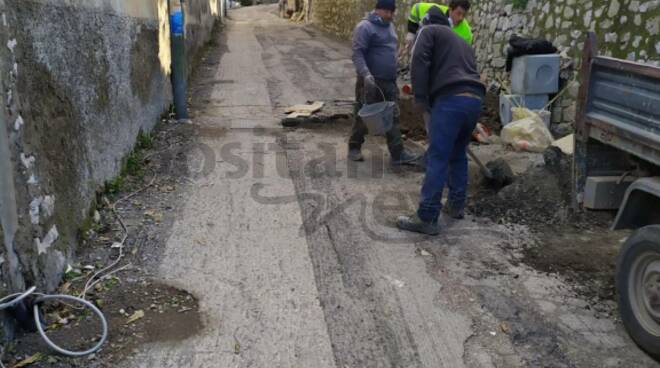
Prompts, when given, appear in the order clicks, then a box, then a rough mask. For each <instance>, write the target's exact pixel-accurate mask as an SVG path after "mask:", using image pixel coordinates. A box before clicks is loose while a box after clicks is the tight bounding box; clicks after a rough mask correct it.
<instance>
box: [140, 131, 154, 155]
mask: <svg viewBox="0 0 660 368" xmlns="http://www.w3.org/2000/svg"><path fill="white" fill-rule="evenodd" d="M153 146H154V138H153V137H152V136H151V133H145V132H143V131H140V133H138V136H137V146H136V149H138V150H146V149H151V148H153Z"/></svg>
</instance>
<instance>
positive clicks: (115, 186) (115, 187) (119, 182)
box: [105, 175, 125, 194]
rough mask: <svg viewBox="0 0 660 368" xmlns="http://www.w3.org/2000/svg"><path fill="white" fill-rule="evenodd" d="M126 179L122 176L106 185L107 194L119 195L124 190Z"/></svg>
mask: <svg viewBox="0 0 660 368" xmlns="http://www.w3.org/2000/svg"><path fill="white" fill-rule="evenodd" d="M124 184H125V179H124V177H123V176H122V175H119V176H118V177H116V178H114V179H113V180H111V181H109V182H107V183H106V184H105V192H106V193H108V194H119V193H121V191H122V190H124Z"/></svg>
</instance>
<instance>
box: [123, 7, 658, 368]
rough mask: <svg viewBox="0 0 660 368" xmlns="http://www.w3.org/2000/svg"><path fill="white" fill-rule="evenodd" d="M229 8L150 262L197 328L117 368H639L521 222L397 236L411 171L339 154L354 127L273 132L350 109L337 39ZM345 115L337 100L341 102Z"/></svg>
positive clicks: (196, 91) (272, 10) (380, 152)
mask: <svg viewBox="0 0 660 368" xmlns="http://www.w3.org/2000/svg"><path fill="white" fill-rule="evenodd" d="M276 12H277V8H276V7H274V6H257V7H247V8H242V9H239V10H236V11H232V12H231V14H230V19H229V20H228V21H227V25H226V26H225V27H224V29H223V30H222V31H221V32H219V33H218V35H219V37H220V38H219V39H217V40H215V42H214V45H213V46H212V47H211V48H210V50H209V51H208V54H207V57H206V59H205V60H204V61H203V62H202V63H201V64H200V67H199V68H200V70H198V71H197V73H196V75H195V77H194V78H193V82H192V84H191V86H190V90H191V96H192V99H191V101H192V102H191V104H192V106H191V112H192V114H193V117H192V120H193V124H194V125H195V127H196V128H197V130H198V132H199V134H198V136H197V137H196V139H197V149H196V155H195V157H197V159H198V160H197V161H195V162H192V164H193V166H196V167H199V168H200V169H199V170H198V172H196V173H195V175H191V178H190V180H191V182H192V183H193V184H192V185H191V188H190V189H189V190H188V191H187V192H186V194H185V198H184V199H183V200H184V202H185V203H186V204H185V209H184V210H183V211H182V212H181V213H179V214H178V215H177V220H176V221H175V223H174V226H173V228H172V229H171V233H172V236H171V237H170V238H169V240H168V241H167V243H166V249H165V251H164V252H165V254H164V257H163V259H162V263H161V264H160V265H159V267H158V278H160V280H161V281H163V282H165V283H167V284H171V285H173V286H176V287H179V288H181V289H184V290H187V291H189V292H191V293H192V294H194V295H195V296H196V297H197V298H199V301H200V309H201V313H202V315H203V318H204V325H205V328H204V329H203V330H202V331H201V332H200V333H199V334H197V335H196V336H194V337H192V338H190V339H188V340H185V341H183V342H177V343H168V342H161V343H155V344H150V345H147V346H144V347H142V348H140V350H139V351H138V352H137V353H136V354H135V355H134V356H132V357H131V358H128V359H127V360H126V361H124V362H122V364H121V365H120V366H123V367H145V368H161V367H163V368H165V367H191V368H198V367H199V368H201V367H313V368H323V367H337V368H362V367H429V368H430V367H447V368H459V367H527V366H531V367H540V366H543V367H651V366H655V365H656V364H657V363H655V362H653V361H652V360H650V359H649V358H648V357H647V356H646V355H645V354H644V353H642V352H641V351H640V350H639V349H638V348H637V347H636V346H635V345H634V343H633V342H632V341H631V340H630V338H629V337H628V336H627V335H626V333H625V331H624V330H623V327H622V326H621V324H620V322H618V321H616V320H615V319H614V318H612V317H611V316H608V315H604V314H602V313H599V312H598V311H596V310H594V309H591V308H588V304H587V303H586V302H585V301H584V300H583V299H582V298H581V297H580V295H577V294H576V293H575V292H573V291H572V289H571V288H570V287H569V286H568V285H567V284H566V283H565V282H564V281H563V280H562V279H560V278H559V277H557V276H553V275H548V274H543V273H540V272H537V271H536V270H534V269H532V268H530V267H528V266H527V265H525V264H524V263H522V262H521V258H522V255H521V249H522V247H523V245H524V244H526V243H528V242H532V241H534V240H533V239H532V235H531V234H530V232H529V231H528V229H527V228H525V227H523V226H517V225H507V224H494V223H492V222H491V221H489V220H486V219H480V218H472V217H470V216H468V219H467V220H465V221H460V222H450V221H448V223H447V229H446V230H445V231H444V232H443V234H442V235H441V236H439V237H437V238H427V237H422V236H412V235H408V234H404V233H402V232H400V231H398V230H397V229H396V228H395V226H394V219H395V218H396V216H397V215H400V214H405V213H409V212H411V211H413V208H414V206H415V204H416V201H417V198H418V191H419V187H420V183H421V180H422V177H423V174H422V173H419V172H416V171H414V170H408V169H406V170H392V169H391V168H390V166H389V164H388V163H389V155H388V154H387V153H386V152H387V150H386V149H385V144H384V141H383V140H382V139H381V138H373V137H370V138H369V139H368V142H369V143H368V146H367V147H366V149H365V153H366V162H363V163H357V164H355V163H348V162H347V161H346V153H347V152H346V149H347V147H346V141H347V136H348V131H349V129H350V121H349V120H346V119H339V120H333V121H330V122H328V123H321V124H303V125H302V126H300V127H297V128H283V127H282V125H281V120H282V117H283V116H284V115H283V111H284V108H285V107H287V106H290V105H295V104H300V103H305V102H307V101H325V102H327V103H331V102H332V101H343V100H350V99H352V98H353V91H354V74H355V72H354V69H353V66H352V63H351V61H350V56H351V50H350V47H349V45H348V44H347V43H346V42H343V41H338V40H334V39H331V38H329V37H327V36H324V35H323V34H322V33H321V32H320V31H318V30H316V29H314V28H312V27H310V26H304V25H296V24H294V23H290V22H288V21H286V20H283V19H280V18H278V17H277V15H276ZM343 108H344V109H345V110H346V112H351V106H348V105H346V106H343Z"/></svg>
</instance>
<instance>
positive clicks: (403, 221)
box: [396, 215, 440, 235]
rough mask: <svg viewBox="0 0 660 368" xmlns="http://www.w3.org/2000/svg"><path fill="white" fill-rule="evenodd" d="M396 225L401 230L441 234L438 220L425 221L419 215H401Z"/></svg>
mask: <svg viewBox="0 0 660 368" xmlns="http://www.w3.org/2000/svg"><path fill="white" fill-rule="evenodd" d="M396 226H397V227H398V228H399V229H401V230H406V231H412V232H415V233H420V234H426V235H438V234H440V225H438V222H437V221H436V222H425V221H423V220H422V219H420V218H419V216H417V215H412V216H401V217H399V219H398V220H397V222H396Z"/></svg>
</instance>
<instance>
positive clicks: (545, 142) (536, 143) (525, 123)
mask: <svg viewBox="0 0 660 368" xmlns="http://www.w3.org/2000/svg"><path fill="white" fill-rule="evenodd" d="M553 141H554V137H553V136H552V133H550V131H549V130H548V128H547V127H546V126H545V124H544V123H543V120H541V118H540V117H539V116H538V115H536V114H533V115H532V116H529V117H526V118H524V119H521V120H518V121H514V122H512V123H510V124H509V125H507V126H505V127H504V129H502V142H504V143H506V144H510V145H512V146H513V147H514V148H515V149H516V150H519V151H529V152H543V151H545V150H546V149H547V148H548V147H550V145H551V144H552V142H553Z"/></svg>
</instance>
